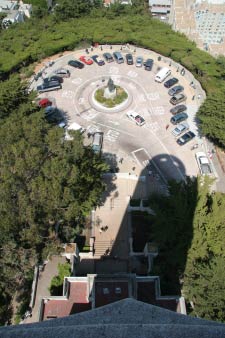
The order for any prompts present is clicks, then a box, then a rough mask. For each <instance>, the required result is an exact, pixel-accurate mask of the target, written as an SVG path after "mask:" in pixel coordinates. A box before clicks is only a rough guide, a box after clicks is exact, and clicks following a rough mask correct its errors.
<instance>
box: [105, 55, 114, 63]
mask: <svg viewBox="0 0 225 338" xmlns="http://www.w3.org/2000/svg"><path fill="white" fill-rule="evenodd" d="M103 57H104V59H105V61H106V62H113V61H114V60H113V57H112V55H111V54H110V53H104V54H103Z"/></svg>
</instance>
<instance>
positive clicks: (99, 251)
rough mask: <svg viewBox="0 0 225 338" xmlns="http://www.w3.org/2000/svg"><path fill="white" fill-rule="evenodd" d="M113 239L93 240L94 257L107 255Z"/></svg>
mask: <svg viewBox="0 0 225 338" xmlns="http://www.w3.org/2000/svg"><path fill="white" fill-rule="evenodd" d="M113 243H114V241H95V253H94V257H95V258H100V257H102V256H109V255H110V252H111V250H112V246H113Z"/></svg>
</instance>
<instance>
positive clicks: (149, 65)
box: [144, 59, 153, 70]
mask: <svg viewBox="0 0 225 338" xmlns="http://www.w3.org/2000/svg"><path fill="white" fill-rule="evenodd" d="M144 66H145V70H152V66H153V60H152V59H147V60H146V61H145V63H144Z"/></svg>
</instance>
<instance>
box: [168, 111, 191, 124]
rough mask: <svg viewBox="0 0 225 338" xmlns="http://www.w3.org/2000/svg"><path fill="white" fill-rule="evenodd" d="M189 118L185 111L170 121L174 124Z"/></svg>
mask: <svg viewBox="0 0 225 338" xmlns="http://www.w3.org/2000/svg"><path fill="white" fill-rule="evenodd" d="M187 118H188V114H186V113H184V112H183V113H179V114H177V115H175V116H173V117H171V119H170V122H171V123H172V124H178V123H180V122H182V121H184V120H187Z"/></svg>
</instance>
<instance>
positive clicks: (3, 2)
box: [0, 0, 32, 28]
mask: <svg viewBox="0 0 225 338" xmlns="http://www.w3.org/2000/svg"><path fill="white" fill-rule="evenodd" d="M0 13H5V14H6V17H5V18H4V19H3V20H2V26H3V28H8V27H9V26H10V25H11V24H13V23H20V22H24V20H25V17H28V18H30V16H31V13H32V5H31V4H24V3H23V1H19V2H18V1H9V0H0Z"/></svg>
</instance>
